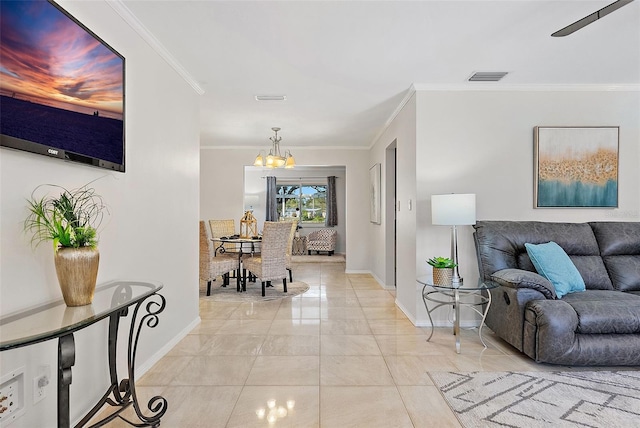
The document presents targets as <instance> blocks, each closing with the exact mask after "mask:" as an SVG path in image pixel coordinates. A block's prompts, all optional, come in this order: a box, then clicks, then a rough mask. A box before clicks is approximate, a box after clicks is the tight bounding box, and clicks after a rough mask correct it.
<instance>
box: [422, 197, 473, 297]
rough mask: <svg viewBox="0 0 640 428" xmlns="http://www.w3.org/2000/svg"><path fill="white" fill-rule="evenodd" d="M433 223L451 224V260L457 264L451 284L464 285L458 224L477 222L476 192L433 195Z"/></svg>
mask: <svg viewBox="0 0 640 428" xmlns="http://www.w3.org/2000/svg"><path fill="white" fill-rule="evenodd" d="M431 223H432V224H435V225H446V226H451V260H453V263H454V264H455V267H454V268H453V278H452V280H451V285H452V286H453V287H454V288H457V287H460V286H461V285H462V278H461V277H460V272H459V271H458V231H457V229H456V226H463V225H471V224H475V223H476V195H475V194H474V193H464V194H456V193H450V194H448V195H431Z"/></svg>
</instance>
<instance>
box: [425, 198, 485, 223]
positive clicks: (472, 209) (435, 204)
mask: <svg viewBox="0 0 640 428" xmlns="http://www.w3.org/2000/svg"><path fill="white" fill-rule="evenodd" d="M431 223H432V224H437V225H447V226H452V225H455V226H461V225H468V224H475V223H476V195H475V193H460V194H457V193H450V194H448V195H431Z"/></svg>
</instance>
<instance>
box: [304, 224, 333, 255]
mask: <svg viewBox="0 0 640 428" xmlns="http://www.w3.org/2000/svg"><path fill="white" fill-rule="evenodd" d="M307 240H308V241H307V251H308V252H309V254H311V251H315V252H316V254H320V251H326V252H327V255H329V256H331V255H333V252H334V251H335V249H336V242H337V241H338V232H337V231H336V230H335V229H320V230H316V231H313V232H311V233H310V234H309V235H307Z"/></svg>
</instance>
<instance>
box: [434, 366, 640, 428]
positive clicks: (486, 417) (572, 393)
mask: <svg viewBox="0 0 640 428" xmlns="http://www.w3.org/2000/svg"><path fill="white" fill-rule="evenodd" d="M429 375H430V376H431V379H432V380H433V382H434V384H435V385H436V386H437V387H438V389H439V390H440V392H441V393H442V395H443V397H444V398H445V400H446V401H447V403H448V404H449V406H450V407H451V409H452V410H453V411H454V413H455V414H456V416H457V417H458V420H459V421H460V423H461V424H462V425H463V426H465V427H467V428H471V427H483V428H484V427H527V428H532V427H590V428H593V427H638V426H640V371H572V372H521V373H516V372H462V373H461V372H455V373H454V372H430V373H429Z"/></svg>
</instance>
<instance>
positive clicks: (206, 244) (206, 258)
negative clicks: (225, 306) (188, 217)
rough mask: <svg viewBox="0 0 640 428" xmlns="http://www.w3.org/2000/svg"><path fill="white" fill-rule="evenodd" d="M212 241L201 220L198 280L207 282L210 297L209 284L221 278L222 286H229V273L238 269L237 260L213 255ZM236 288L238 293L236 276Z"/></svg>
mask: <svg viewBox="0 0 640 428" xmlns="http://www.w3.org/2000/svg"><path fill="white" fill-rule="evenodd" d="M213 251H214V250H213V241H211V236H210V235H209V233H208V231H207V227H206V225H205V222H204V221H203V220H200V279H201V280H202V281H206V282H207V296H210V295H211V283H212V282H213V281H215V280H216V278H217V277H219V276H222V278H223V279H222V286H223V287H226V286H227V285H228V284H229V272H233V271H235V270H236V269H238V259H237V258H236V257H230V256H224V255H221V256H218V257H214V255H213ZM236 278H237V281H236V288H237V291H240V280H239V276H238V274H236Z"/></svg>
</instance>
